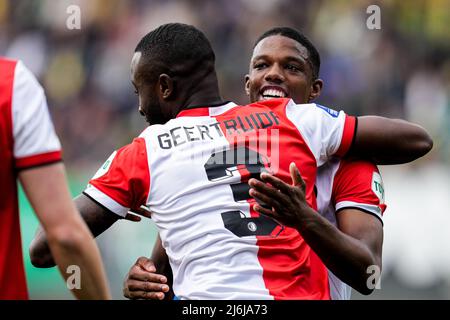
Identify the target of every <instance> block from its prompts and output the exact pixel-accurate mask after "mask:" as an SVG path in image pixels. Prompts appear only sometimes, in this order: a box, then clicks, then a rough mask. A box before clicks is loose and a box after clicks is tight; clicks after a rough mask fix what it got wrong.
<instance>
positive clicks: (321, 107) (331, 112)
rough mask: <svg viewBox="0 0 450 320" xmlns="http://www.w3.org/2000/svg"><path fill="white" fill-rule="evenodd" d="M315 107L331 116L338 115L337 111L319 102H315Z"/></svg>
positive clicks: (335, 116)
mask: <svg viewBox="0 0 450 320" xmlns="http://www.w3.org/2000/svg"><path fill="white" fill-rule="evenodd" d="M316 107H317V108H320V109H322V110H324V111H326V113H328V114H329V115H330V116H332V117H333V118H337V117H338V116H339V111H336V110H333V109H330V108H328V107H324V106H321V105H320V104H317V103H316Z"/></svg>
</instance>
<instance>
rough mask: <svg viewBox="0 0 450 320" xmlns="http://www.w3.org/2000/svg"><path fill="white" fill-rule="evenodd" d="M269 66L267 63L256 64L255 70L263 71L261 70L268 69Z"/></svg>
mask: <svg viewBox="0 0 450 320" xmlns="http://www.w3.org/2000/svg"><path fill="white" fill-rule="evenodd" d="M267 66H268V65H267V63H265V62H258V63H255V65H254V66H253V68H254V69H256V70H261V69H264V68H266V67H267Z"/></svg>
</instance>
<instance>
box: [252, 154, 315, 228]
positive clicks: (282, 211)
mask: <svg viewBox="0 0 450 320" xmlns="http://www.w3.org/2000/svg"><path fill="white" fill-rule="evenodd" d="M289 171H290V173H291V178H292V185H289V184H287V183H285V182H284V181H282V180H280V179H278V178H277V177H275V176H273V175H271V174H269V173H266V172H263V173H261V180H262V181H260V180H257V179H250V180H249V185H250V187H251V188H250V191H249V193H250V196H252V197H253V198H254V199H255V200H256V201H258V202H263V203H265V204H266V205H267V206H268V207H272V210H270V209H267V208H263V207H262V206H261V205H259V204H255V205H254V206H253V208H254V210H255V211H257V212H259V213H262V214H265V215H268V216H271V217H273V218H274V219H275V220H277V221H279V222H280V223H282V224H284V225H285V226H288V227H293V228H298V227H299V226H300V225H301V222H302V213H303V212H305V211H304V210H311V208H310V207H309V205H308V203H307V202H306V197H305V189H306V185H305V182H304V181H303V179H302V177H301V175H300V172H299V170H298V168H297V166H296V165H295V164H294V163H291V165H290V166H289ZM269 184H270V185H269Z"/></svg>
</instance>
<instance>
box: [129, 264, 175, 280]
mask: <svg viewBox="0 0 450 320" xmlns="http://www.w3.org/2000/svg"><path fill="white" fill-rule="evenodd" d="M128 278H129V279H131V280H139V281H148V282H156V283H167V278H166V277H165V276H163V275H162V274H158V273H153V272H149V271H145V270H142V269H141V268H139V267H137V266H134V267H133V268H131V270H130V273H129V275H128Z"/></svg>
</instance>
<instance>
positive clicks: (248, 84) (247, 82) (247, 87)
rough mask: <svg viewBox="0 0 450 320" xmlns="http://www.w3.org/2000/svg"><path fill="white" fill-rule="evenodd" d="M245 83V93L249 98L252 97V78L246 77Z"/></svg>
mask: <svg viewBox="0 0 450 320" xmlns="http://www.w3.org/2000/svg"><path fill="white" fill-rule="evenodd" d="M244 81H245V93H246V94H247V95H248V96H249V95H250V76H249V75H248V74H246V75H245V78H244Z"/></svg>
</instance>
